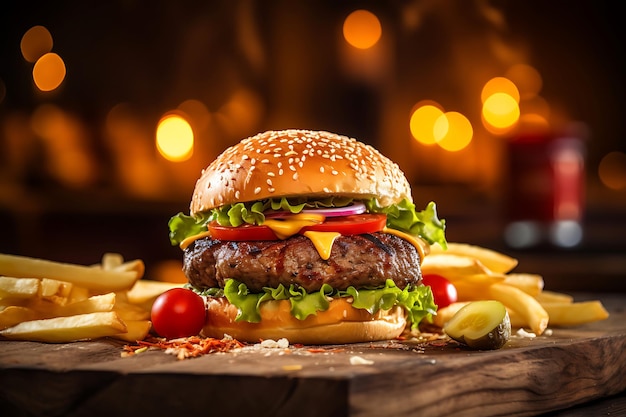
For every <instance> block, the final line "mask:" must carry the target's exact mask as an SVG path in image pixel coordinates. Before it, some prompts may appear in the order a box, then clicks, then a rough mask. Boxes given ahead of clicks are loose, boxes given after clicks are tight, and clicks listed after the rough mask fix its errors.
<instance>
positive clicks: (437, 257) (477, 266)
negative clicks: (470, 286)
mask: <svg viewBox="0 0 626 417" xmlns="http://www.w3.org/2000/svg"><path fill="white" fill-rule="evenodd" d="M421 267H422V273H423V274H437V275H442V276H444V277H446V278H447V279H448V280H449V281H452V282H454V281H457V280H462V279H464V278H466V277H468V276H472V275H477V276H480V275H485V276H495V277H497V278H498V279H499V280H501V279H503V275H502V274H499V273H498V274H496V273H494V272H492V271H491V270H489V269H488V268H487V267H486V266H485V265H483V264H482V263H481V262H480V261H479V260H478V259H475V258H471V257H468V256H463V255H448V254H430V255H428V256H426V257H425V258H424V261H422V266H421Z"/></svg>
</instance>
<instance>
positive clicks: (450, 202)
mask: <svg viewBox="0 0 626 417" xmlns="http://www.w3.org/2000/svg"><path fill="white" fill-rule="evenodd" d="M98 3H99V4H91V2H82V1H63V2H43V1H20V2H16V1H9V2H5V3H3V6H2V9H3V10H2V13H1V14H0V34H1V36H0V227H1V230H2V233H1V237H0V252H6V253H15V254H22V255H29V256H37V257H43V258H48V259H53V260H59V261H68V262H78V263H84V264H90V263H96V262H98V261H99V260H100V257H101V256H102V254H103V253H104V252H119V253H122V254H123V255H124V257H125V258H127V259H132V258H142V259H144V261H145V262H146V266H147V277H148V278H153V279H177V278H179V277H180V259H181V252H180V250H179V249H178V248H176V247H172V246H170V243H169V240H168V229H167V222H168V220H169V218H170V217H171V216H172V215H174V214H175V213H177V212H179V211H183V212H188V206H189V200H190V197H191V194H192V192H193V187H194V184H195V180H196V179H197V178H198V176H199V174H200V170H201V169H202V168H203V167H205V166H206V165H208V163H209V162H210V161H211V160H212V159H213V158H214V157H215V156H216V155H217V154H218V153H220V152H221V151H222V150H224V149H225V148H226V147H227V146H229V145H232V144H234V143H236V142H238V141H239V140H240V139H241V138H243V137H247V136H250V135H253V134H255V133H257V132H261V131H264V130H268V129H285V128H306V129H319V130H329V131H333V132H336V133H340V134H344V135H348V136H353V137H356V138H358V139H360V140H362V141H364V142H366V143H370V144H372V145H374V146H376V147H377V148H379V149H380V150H381V151H382V152H383V153H384V154H386V155H387V156H388V157H390V158H391V159H393V160H395V161H396V162H397V163H398V164H399V165H400V166H401V168H402V169H403V170H404V172H405V173H406V175H407V177H408V178H409V180H410V182H411V183H412V186H413V194H414V199H415V202H416V205H417V206H418V208H421V207H424V206H425V205H426V204H427V203H428V202H429V201H431V200H434V201H436V202H437V205H438V210H439V214H440V217H442V218H445V219H446V221H447V227H448V228H447V235H448V240H449V241H457V242H467V243H472V244H477V245H482V246H487V247H490V248H493V249H496V250H501V251H503V252H506V253H508V254H510V255H512V256H516V257H518V258H519V259H520V266H519V267H518V270H519V271H520V272H533V273H540V274H542V275H543V276H544V279H545V282H546V287H547V288H549V289H554V290H592V289H596V290H607V291H609V290H620V291H623V290H626V239H625V238H624V235H625V232H626V219H625V218H624V214H625V213H626V117H624V114H625V113H626V108H625V102H626V86H625V80H624V74H626V62H625V54H624V52H625V51H624V49H625V48H624V44H623V39H624V25H623V22H622V19H621V16H622V15H621V13H620V10H618V8H619V7H618V6H619V2H611V1H608V0H607V1H593V2H592V1H574V2H572V1H551V2H544V1H538V0H530V1H523V2H522V1H503V0H501V1H488V0H471V1H470V0H440V1H435V0H407V1H389V2H379V1H378V2H374V1H297V2H293V1H287V0H280V1H263V2H261V1H256V2H255V1H251V0H244V1H179V2H173V1H163V0H155V1H152V2H140V1H138V0H112V1H109V2H98Z"/></svg>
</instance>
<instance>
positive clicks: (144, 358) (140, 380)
mask: <svg viewBox="0 0 626 417" xmlns="http://www.w3.org/2000/svg"><path fill="white" fill-rule="evenodd" d="M602 299H603V302H604V303H605V306H606V307H607V309H608V310H609V311H610V312H611V317H610V318H609V319H608V320H606V321H603V322H597V323H593V324H589V325H585V326H581V327H577V328H567V329H554V331H553V334H552V335H551V336H542V337H538V338H535V339H528V338H521V337H514V338H512V339H511V341H510V342H509V343H508V344H507V345H506V346H505V347H504V348H503V349H500V350H497V351H471V350H467V349H463V348H460V347H458V346H457V345H453V344H448V345H442V344H440V343H439V344H437V343H433V344H428V343H417V342H412V341H405V342H397V341H395V342H381V343H373V344H355V345H347V346H332V347H327V349H329V350H325V351H322V352H318V353H312V352H310V351H309V350H308V349H306V348H292V349H289V351H288V352H286V351H284V350H278V349H271V350H270V349H266V350H263V351H244V352H232V353H227V354H212V355H207V356H203V357H201V358H196V359H188V360H183V361H179V360H177V359H176V358H175V357H174V356H172V355H167V354H164V353H163V352H162V351H157V350H154V351H147V352H145V353H142V354H139V355H136V356H134V357H130V358H122V357H121V356H120V354H121V352H122V344H121V343H119V342H116V341H112V340H106V339H105V340H99V341H92V342H77V343H70V344H44V343H35V342H14V341H0V414H1V415H2V416H11V415H16V416H40V415H41V416H43V415H46V416H56V415H59V416H61V415H62V416H100V415H102V416H111V415H130V414H135V415H163V414H166V413H167V414H171V413H174V415H179V414H182V413H183V412H189V413H192V412H193V413H196V412H199V413H202V414H203V415H216V416H217V415H219V416H223V415H254V416H293V415H298V416H381V415H385V416H394V415H428V416H432V417H434V416H444V415H451V414H454V415H456V416H476V415H481V416H493V415H509V416H530V415H538V414H541V413H545V412H549V411H554V410H561V409H565V408H568V407H572V406H575V405H577V404H581V403H585V402H589V401H592V400H594V399H598V398H604V397H609V396H611V395H614V394H617V393H620V392H622V391H624V390H626V377H624V375H626V312H624V307H623V306H624V305H626V295H611V296H604V297H602ZM356 356H358V357H360V358H362V359H364V360H365V361H366V362H367V363H370V364H360V365H359V364H351V358H354V357H356Z"/></svg>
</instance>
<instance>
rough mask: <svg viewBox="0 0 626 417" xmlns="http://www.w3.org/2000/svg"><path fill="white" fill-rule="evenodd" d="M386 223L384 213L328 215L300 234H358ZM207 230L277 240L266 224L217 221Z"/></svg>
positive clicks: (219, 234)
mask: <svg viewBox="0 0 626 417" xmlns="http://www.w3.org/2000/svg"><path fill="white" fill-rule="evenodd" d="M386 224H387V216H386V215H384V214H355V215H351V216H343V217H328V218H326V220H325V221H324V222H323V223H320V224H315V225H311V226H305V227H303V228H302V229H301V230H300V232H299V233H300V234H303V233H304V232H306V231H309V230H310V231H316V232H339V233H341V234H342V235H359V234H363V233H374V232H379V231H381V230H382V229H383V228H384V227H385V225H386ZM209 231H210V232H211V236H212V237H213V239H218V240H234V241H244V240H278V237H276V235H275V234H274V232H273V231H272V229H270V228H269V227H267V226H254V225H250V224H243V225H241V226H238V227H231V226H220V225H219V224H218V223H217V222H211V223H209Z"/></svg>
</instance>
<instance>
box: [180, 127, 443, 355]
mask: <svg viewBox="0 0 626 417" xmlns="http://www.w3.org/2000/svg"><path fill="white" fill-rule="evenodd" d="M189 211H190V212H189V215H186V214H183V213H178V214H177V215H175V216H174V217H172V218H171V220H170V221H169V229H170V240H171V242H172V244H173V245H178V246H180V247H181V249H182V250H183V271H184V273H185V275H186V276H187V279H188V281H189V282H188V286H189V288H191V289H193V290H194V291H196V292H198V293H199V294H201V295H202V296H204V299H205V301H206V307H207V316H206V322H205V325H204V327H203V329H202V332H201V334H202V335H203V336H206V337H216V338H221V337H224V336H225V335H229V336H231V337H234V338H235V339H238V340H241V341H247V342H258V341H259V340H262V339H279V338H287V339H288V340H289V341H290V342H291V343H302V344H336V343H355V342H366V341H375V340H387V339H393V338H396V337H398V336H399V335H400V334H401V333H402V332H403V331H404V329H405V327H406V326H407V325H410V326H412V327H416V326H417V325H418V324H419V323H420V321H422V320H423V319H425V318H429V317H431V315H432V314H435V313H436V305H435V304H434V302H433V296H432V293H431V291H430V288H429V287H427V286H424V285H422V284H421V271H420V263H421V261H422V259H423V257H424V256H425V254H427V253H428V248H429V247H430V246H429V245H431V244H434V243H438V244H440V245H442V246H444V247H445V246H446V240H445V235H444V229H445V221H443V220H439V219H438V217H437V212H436V206H435V204H434V203H433V202H431V203H429V204H428V205H427V207H426V208H425V209H424V210H423V211H416V209H415V205H414V203H413V199H412V195H411V188H410V185H409V182H408V181H407V179H406V177H405V175H404V173H403V172H402V171H401V170H400V168H399V166H398V165H397V164H395V163H394V162H392V161H391V160H389V159H388V158H386V157H385V156H383V155H382V154H381V153H380V152H379V151H377V150H376V149H375V148H373V147H372V146H370V145H366V144H364V143H362V142H359V141H357V140H356V139H353V138H349V137H346V136H340V135H337V134H333V133H329V132H324V131H310V130H284V131H267V132H264V133H260V134H258V135H256V136H253V137H249V138H247V139H244V140H242V141H241V142H239V143H237V144H235V145H233V146H231V147H230V148H228V149H226V150H225V151H224V152H223V153H222V154H220V155H219V156H218V157H217V158H216V159H215V160H214V161H213V162H212V163H211V164H210V165H209V166H208V167H207V168H206V169H204V170H203V171H202V174H201V176H200V178H199V179H198V181H197V183H196V185H195V189H194V191H193V196H192V199H191V204H190V210H189Z"/></svg>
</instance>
